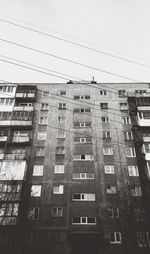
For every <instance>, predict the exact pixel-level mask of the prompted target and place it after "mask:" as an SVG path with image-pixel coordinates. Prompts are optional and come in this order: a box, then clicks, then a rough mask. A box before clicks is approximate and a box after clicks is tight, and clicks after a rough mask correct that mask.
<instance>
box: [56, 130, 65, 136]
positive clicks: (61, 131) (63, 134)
mask: <svg viewBox="0 0 150 254" xmlns="http://www.w3.org/2000/svg"><path fill="white" fill-rule="evenodd" d="M65 136H66V132H65V131H63V130H59V131H58V132H57V138H65Z"/></svg>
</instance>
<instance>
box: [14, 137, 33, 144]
mask: <svg viewBox="0 0 150 254" xmlns="http://www.w3.org/2000/svg"><path fill="white" fill-rule="evenodd" d="M29 140H30V138H29V136H27V137H25V136H18V137H13V143H24V142H29Z"/></svg>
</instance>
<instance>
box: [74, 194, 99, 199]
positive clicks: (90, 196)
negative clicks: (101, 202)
mask: <svg viewBox="0 0 150 254" xmlns="http://www.w3.org/2000/svg"><path fill="white" fill-rule="evenodd" d="M72 200H74V201H95V194H93V193H75V194H73V195H72Z"/></svg>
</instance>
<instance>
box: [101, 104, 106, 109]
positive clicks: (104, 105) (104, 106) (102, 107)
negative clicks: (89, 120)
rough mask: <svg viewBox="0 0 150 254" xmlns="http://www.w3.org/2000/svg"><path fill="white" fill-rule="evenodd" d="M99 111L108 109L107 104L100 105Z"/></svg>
mask: <svg viewBox="0 0 150 254" xmlns="http://www.w3.org/2000/svg"><path fill="white" fill-rule="evenodd" d="M100 108H101V109H108V103H100Z"/></svg>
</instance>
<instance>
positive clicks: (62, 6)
mask: <svg viewBox="0 0 150 254" xmlns="http://www.w3.org/2000/svg"><path fill="white" fill-rule="evenodd" d="M0 7H1V8H0V19H3V20H7V21H11V22H14V23H17V24H21V25H24V26H26V27H30V28H35V27H33V26H31V25H29V24H27V23H23V21H24V22H30V23H32V24H34V25H37V26H42V27H43V29H39V28H37V27H36V28H35V29H37V30H40V31H42V32H46V33H49V34H50V35H55V36H58V37H60V38H64V39H67V40H71V41H74V42H78V43H81V44H83V45H86V46H89V47H92V48H95V49H98V50H101V51H105V52H107V53H111V54H115V55H117V56H121V57H125V58H127V59H130V60H133V61H136V62H139V63H142V64H145V65H147V67H144V66H140V65H136V64H133V63H129V62H126V61H123V60H120V59H116V58H113V57H110V56H106V55H102V54H99V53H96V52H93V51H90V50H87V49H84V48H81V47H77V46H73V45H71V44H69V43H67V42H62V41H60V40H56V39H54V38H50V37H48V36H45V35H41V34H37V33H35V32H33V31H29V30H25V29H23V28H19V27H16V26H13V25H11V24H8V23H4V22H2V21H0V39H5V40H9V41H12V42H16V43H19V44H22V45H25V46H29V47H32V48H35V49H38V50H41V51H45V52H49V53H50V54H53V55H57V56H59V57H63V58H66V59H69V60H72V61H76V62H79V63H82V64H84V65H88V66H91V67H94V68H98V69H102V70H104V71H108V72H111V73H114V74H117V75H122V76H125V77H129V78H131V79H133V80H137V81H139V82H140V81H146V82H147V81H150V15H149V12H150V1H149V0H13V1H12V0H0ZM5 16H7V17H5ZM14 19H18V20H20V21H18V20H17V21H16V20H14ZM21 20H22V21H21ZM47 29H49V30H47ZM52 31H53V32H52ZM55 32H57V33H55ZM61 34H64V36H63V35H61ZM65 35H66V36H65ZM71 37H74V38H71ZM81 41H85V42H87V43H88V42H89V43H92V44H87V43H84V42H81ZM94 44H95V45H94ZM96 45H97V46H96ZM0 55H4V56H7V57H11V58H15V59H17V60H20V61H25V62H28V63H30V64H34V65H38V66H40V67H42V68H47V69H51V70H53V71H57V72H61V73H64V74H67V75H72V76H75V77H76V80H77V79H83V80H91V79H92V76H94V77H95V80H97V81H98V82H129V81H131V80H127V79H125V78H121V77H118V76H115V75H109V74H106V73H104V72H100V71H96V70H93V69H90V68H86V67H83V66H80V65H77V64H73V63H69V62H67V61H62V60H60V59H57V58H54V57H51V56H48V55H43V54H40V53H38V52H34V51H31V50H27V49H24V48H21V47H17V46H14V45H11V44H9V43H6V42H3V41H1V40H0ZM0 59H3V60H6V59H5V58H2V57H1V56H0ZM58 75H59V74H58ZM59 76H62V75H59ZM2 79H3V80H8V81H11V82H12V81H13V82H66V81H65V80H63V79H60V78H56V77H52V76H50V75H46V74H42V73H38V72H35V71H31V70H28V69H24V68H22V67H19V66H15V65H11V64H8V63H4V62H1V61H0V80H2ZM68 79H69V78H68ZM70 79H71V78H70ZM74 79H75V78H74Z"/></svg>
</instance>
